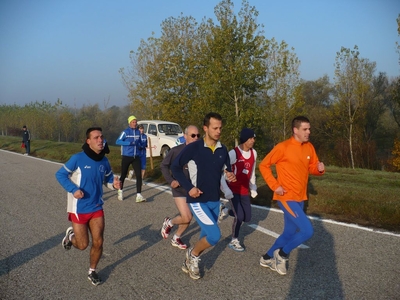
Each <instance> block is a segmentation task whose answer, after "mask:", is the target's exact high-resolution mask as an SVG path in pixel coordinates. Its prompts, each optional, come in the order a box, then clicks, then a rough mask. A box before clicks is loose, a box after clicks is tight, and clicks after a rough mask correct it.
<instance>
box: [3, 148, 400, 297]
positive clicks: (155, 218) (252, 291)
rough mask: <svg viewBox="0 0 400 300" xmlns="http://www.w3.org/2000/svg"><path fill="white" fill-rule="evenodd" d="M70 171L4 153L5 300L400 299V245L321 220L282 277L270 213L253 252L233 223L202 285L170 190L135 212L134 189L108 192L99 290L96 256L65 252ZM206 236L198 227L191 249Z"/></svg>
mask: <svg viewBox="0 0 400 300" xmlns="http://www.w3.org/2000/svg"><path fill="white" fill-rule="evenodd" d="M60 167H61V164H58V163H53V162H48V161H44V160H40V159H36V158H34V157H27V156H23V155H21V154H16V153H11V152H6V151H2V150H0V170H1V172H0V187H1V189H0V199H1V200H0V203H1V207H0V228H1V230H0V299H400V271H399V265H400V258H399V254H398V252H399V249H400V235H398V234H394V233H387V232H386V233H382V232H378V231H374V230H365V229H363V228H358V227H352V226H344V225H342V224H336V223H332V222H324V221H321V220H315V219H313V220H312V223H313V226H314V228H315V234H314V236H313V237H312V238H311V239H310V240H309V241H307V242H306V243H305V245H303V246H302V247H301V248H298V249H296V250H294V251H293V252H292V253H291V256H290V260H289V269H288V274H287V275H286V276H281V275H279V274H278V273H276V272H274V271H271V270H269V269H267V268H263V267H261V266H260V265H259V259H260V256H261V255H263V254H264V253H265V251H266V250H267V249H268V248H269V247H270V246H271V245H272V243H273V242H274V240H275V237H273V235H274V233H275V234H278V233H280V232H281V231H282V226H283V218H282V214H281V213H280V212H278V211H276V210H268V209H265V208H260V207H253V218H252V221H251V222H250V223H249V224H245V225H243V227H242V230H241V237H240V240H241V241H242V243H243V244H244V246H245V247H246V251H244V252H241V253H238V252H235V251H233V250H231V249H229V248H227V244H228V243H229V241H230V234H231V224H232V219H230V218H228V219H226V220H224V221H223V222H222V223H221V225H220V226H221V231H222V238H221V240H220V242H219V243H218V244H217V245H216V246H215V247H213V248H211V249H209V250H207V251H206V252H205V253H204V254H203V255H202V256H201V261H200V272H201V275H202V278H201V279H199V280H192V279H191V278H190V277H189V276H188V275H187V274H185V273H184V272H182V270H181V265H182V262H183V260H184V256H185V251H184V250H180V249H177V248H174V247H172V246H171V245H170V243H169V240H168V239H167V240H164V239H162V237H161V235H160V228H161V225H162V222H163V219H164V217H165V216H170V217H173V216H174V215H175V214H176V208H175V205H174V203H173V200H172V196H171V194H170V193H169V191H168V188H167V187H166V186H157V185H153V184H147V185H145V186H144V187H143V192H142V194H143V195H144V196H145V197H146V198H147V199H148V201H147V202H145V203H135V201H134V200H135V192H136V187H135V182H134V181H128V182H127V184H126V189H125V198H126V200H125V201H118V200H117V194H116V192H115V191H110V190H108V189H107V188H104V190H105V194H104V196H105V197H104V199H105V205H104V210H105V218H106V230H105V243H104V253H103V256H102V259H101V261H100V263H99V266H98V272H99V275H100V276H101V277H102V279H103V281H104V283H103V284H102V285H99V286H93V285H92V284H91V283H90V282H89V281H88V279H87V270H88V267H89V249H86V250H84V251H79V250H77V249H71V250H70V251H65V250H64V249H63V248H62V247H61V240H62V238H63V237H64V234H65V230H66V228H67V227H68V226H70V223H69V222H68V220H67V213H66V204H67V201H66V197H67V196H66V192H65V191H64V190H63V189H62V188H61V186H60V185H59V184H58V182H57V181H56V179H55V176H54V174H55V172H56V171H57V170H58V169H59V168H60ZM173 232H174V229H173V231H172V233H173ZM271 235H272V236H271ZM198 236H199V227H198V226H197V224H196V222H195V221H193V222H192V224H191V225H190V227H189V229H188V231H187V232H186V234H185V235H184V236H183V237H182V240H183V241H184V242H186V243H189V244H191V245H192V244H194V243H195V242H196V241H197V240H198Z"/></svg>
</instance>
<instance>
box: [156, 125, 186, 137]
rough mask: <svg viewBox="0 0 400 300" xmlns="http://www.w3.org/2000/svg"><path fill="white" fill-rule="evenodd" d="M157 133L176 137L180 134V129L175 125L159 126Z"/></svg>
mask: <svg viewBox="0 0 400 300" xmlns="http://www.w3.org/2000/svg"><path fill="white" fill-rule="evenodd" d="M158 132H160V133H164V134H165V135H177V134H180V133H182V129H181V127H180V126H179V125H176V124H159V125H158Z"/></svg>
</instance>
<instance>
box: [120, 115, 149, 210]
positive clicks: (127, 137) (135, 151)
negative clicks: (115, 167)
mask: <svg viewBox="0 0 400 300" xmlns="http://www.w3.org/2000/svg"><path fill="white" fill-rule="evenodd" d="M128 124H129V126H128V128H126V129H125V130H124V131H122V132H121V134H120V136H119V137H118V139H117V141H116V144H117V145H120V146H121V154H122V160H121V177H120V180H121V188H120V189H119V190H118V200H121V201H123V200H124V194H123V187H124V181H125V178H126V175H127V174H128V170H129V166H130V165H132V167H133V170H134V171H135V175H136V192H137V194H136V202H138V203H139V202H144V201H146V198H144V197H143V196H142V194H141V193H142V172H141V170H142V167H141V160H140V153H141V150H140V148H141V147H142V140H141V138H140V130H139V129H138V128H137V120H136V117H135V116H130V117H129V118H128Z"/></svg>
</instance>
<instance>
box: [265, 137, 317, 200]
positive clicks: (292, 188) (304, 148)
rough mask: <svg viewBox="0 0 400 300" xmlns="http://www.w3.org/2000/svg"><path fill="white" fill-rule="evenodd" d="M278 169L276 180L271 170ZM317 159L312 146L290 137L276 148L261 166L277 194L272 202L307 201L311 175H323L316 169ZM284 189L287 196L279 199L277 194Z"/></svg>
mask: <svg viewBox="0 0 400 300" xmlns="http://www.w3.org/2000/svg"><path fill="white" fill-rule="evenodd" d="M272 165H275V166H276V173H277V175H278V177H277V178H275V177H274V175H273V174H272V170H271V166H272ZM317 165H318V156H317V154H316V152H315V149H314V146H313V145H312V144H311V143H310V142H307V143H300V142H298V141H296V140H295V139H294V137H291V138H290V139H288V140H286V141H283V142H281V143H279V144H278V145H276V146H275V147H274V149H272V150H271V152H269V153H268V154H267V156H266V157H265V158H264V159H263V161H262V162H261V163H260V165H259V169H260V173H261V175H262V176H263V178H264V180H265V182H266V183H267V184H268V186H269V187H270V188H271V190H273V191H274V197H273V200H278V201H288V200H292V201H297V202H300V201H304V200H307V184H308V174H313V175H322V174H324V172H322V173H320V172H319V171H318V169H317ZM279 186H282V187H283V188H284V189H285V190H286V193H285V194H284V195H283V196H280V195H277V194H276V193H275V190H276V189H277V188H278V187H279Z"/></svg>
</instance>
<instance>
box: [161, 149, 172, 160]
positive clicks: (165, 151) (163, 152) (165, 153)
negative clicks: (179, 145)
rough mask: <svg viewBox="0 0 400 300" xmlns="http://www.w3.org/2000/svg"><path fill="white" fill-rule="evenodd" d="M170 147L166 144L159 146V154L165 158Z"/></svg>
mask: <svg viewBox="0 0 400 300" xmlns="http://www.w3.org/2000/svg"><path fill="white" fill-rule="evenodd" d="M169 150H170V148H169V147H168V146H163V147H162V148H161V156H162V158H165V157H166V156H167V154H168V152H169Z"/></svg>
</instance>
